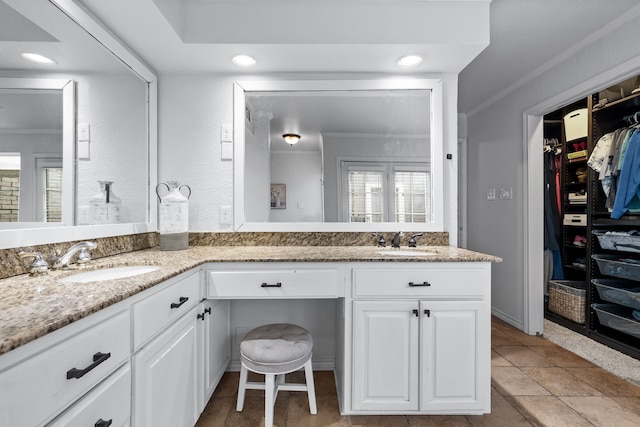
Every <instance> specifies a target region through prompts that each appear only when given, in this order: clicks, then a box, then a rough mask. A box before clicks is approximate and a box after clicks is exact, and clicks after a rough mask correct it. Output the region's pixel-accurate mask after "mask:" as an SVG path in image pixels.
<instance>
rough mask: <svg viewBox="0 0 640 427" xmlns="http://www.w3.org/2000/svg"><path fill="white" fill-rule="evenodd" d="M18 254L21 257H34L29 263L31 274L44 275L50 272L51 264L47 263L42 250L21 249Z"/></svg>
mask: <svg viewBox="0 0 640 427" xmlns="http://www.w3.org/2000/svg"><path fill="white" fill-rule="evenodd" d="M18 256H19V257H20V258H33V261H32V262H31V264H30V265H29V276H43V275H45V274H48V273H49V264H47V261H45V260H44V258H43V257H42V254H41V253H40V252H24V251H21V252H19V253H18Z"/></svg>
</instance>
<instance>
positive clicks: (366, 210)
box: [245, 90, 431, 223]
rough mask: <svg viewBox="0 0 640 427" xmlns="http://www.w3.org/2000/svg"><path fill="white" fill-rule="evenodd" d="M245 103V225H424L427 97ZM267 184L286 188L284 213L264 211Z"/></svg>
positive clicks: (284, 97)
mask: <svg viewBox="0 0 640 427" xmlns="http://www.w3.org/2000/svg"><path fill="white" fill-rule="evenodd" d="M246 103H247V107H248V110H249V111H250V112H251V115H250V116H251V117H253V120H252V121H250V122H249V123H248V125H247V131H246V133H245V155H246V160H245V161H246V163H247V168H246V170H247V171H248V173H247V174H246V179H247V181H246V183H245V192H246V193H245V200H246V204H245V209H246V212H247V214H246V219H247V221H251V222H259V221H263V220H266V221H270V222H322V221H327V222H398V223H404V222H423V223H424V222H430V212H429V211H428V210H427V208H428V207H429V203H427V201H428V200H430V195H431V186H430V179H429V153H430V141H429V133H430V129H429V128H430V123H429V120H428V118H429V116H430V112H429V107H430V104H431V100H430V91H429V90H378V91H323V92H306V91H298V92H251V93H249V94H248V95H247V96H246ZM288 133H294V134H296V135H300V139H299V141H297V142H296V143H295V144H289V143H288V142H286V141H285V139H284V138H283V135H285V134H288ZM267 147H268V152H269V153H268V158H267V155H266V151H267ZM262 150H264V151H265V154H264V155H262V153H261V151H262ZM261 160H262V161H265V168H264V170H263V171H262V173H258V171H259V170H260V168H259V165H260V162H261ZM269 183H270V184H271V185H274V183H280V184H281V185H282V186H284V185H286V186H285V187H280V188H284V189H285V190H286V196H287V198H288V200H289V203H290V204H289V205H288V206H286V205H284V204H281V203H278V206H277V207H275V206H274V203H273V201H271V203H270V204H269V203H264V195H265V194H269V192H268V191H267V189H266V188H265V185H267V184H269ZM285 190H280V192H281V193H283V192H284V191H285ZM271 193H272V192H271ZM261 195H262V197H260V196H261ZM272 196H273V195H272ZM282 197H284V195H282ZM278 201H279V199H278Z"/></svg>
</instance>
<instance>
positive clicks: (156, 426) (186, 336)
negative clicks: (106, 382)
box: [132, 307, 199, 427]
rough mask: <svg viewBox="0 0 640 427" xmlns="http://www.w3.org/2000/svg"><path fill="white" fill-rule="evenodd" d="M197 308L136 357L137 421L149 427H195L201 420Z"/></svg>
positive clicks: (135, 390)
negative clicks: (199, 417)
mask: <svg viewBox="0 0 640 427" xmlns="http://www.w3.org/2000/svg"><path fill="white" fill-rule="evenodd" d="M196 314H197V307H194V308H193V309H191V310H190V311H188V312H187V313H186V314H185V315H184V316H183V317H182V318H180V319H179V320H178V321H176V323H174V324H173V325H172V326H171V327H169V328H167V330H165V331H164V332H163V333H162V334H160V335H159V336H158V337H156V338H155V339H153V340H152V341H150V342H149V343H148V344H147V345H146V346H144V347H143V348H142V349H141V350H140V351H138V352H137V353H136V354H135V355H134V358H133V360H134V368H135V369H134V374H135V389H134V420H133V424H132V425H136V426H149V427H162V426H166V427H183V426H193V425H194V424H195V422H196V421H197V419H198V415H199V412H198V384H199V382H198V378H197V375H198V369H197V361H198V360H197V350H198V347H197V338H198V334H197V330H196V328H197V324H196V322H198V320H197V318H196Z"/></svg>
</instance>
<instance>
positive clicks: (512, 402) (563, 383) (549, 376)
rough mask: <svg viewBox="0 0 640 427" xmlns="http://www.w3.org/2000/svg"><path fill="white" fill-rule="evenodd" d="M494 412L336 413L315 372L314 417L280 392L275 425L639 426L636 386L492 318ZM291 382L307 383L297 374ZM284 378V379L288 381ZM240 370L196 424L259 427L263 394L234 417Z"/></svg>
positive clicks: (301, 397)
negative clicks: (315, 395)
mask: <svg viewBox="0 0 640 427" xmlns="http://www.w3.org/2000/svg"><path fill="white" fill-rule="evenodd" d="M491 332H492V334H491V335H492V340H491V349H492V351H491V355H492V362H491V364H492V369H491V385H492V388H491V414H488V415H483V416H470V415H467V416H462V415H460V416H402V415H398V416H344V417H343V416H341V415H340V412H339V411H338V402H337V397H336V390H335V383H334V380H333V374H332V373H331V372H328V371H320V372H315V373H314V377H315V380H316V394H317V403H318V414H317V415H310V414H309V405H308V402H307V398H306V394H305V393H293V392H283V393H280V394H278V399H277V403H276V410H275V425H277V426H279V427H285V426H286V427H321V426H322V427H339V426H353V427H359V426H367V427H368V426H380V427H395V426H398V427H428V426H443V427H459V426H460V427H462V426H492V427H494V426H495V427H519V426H562V427H565V426H602V427H611V426H616V427H626V426H630V427H631V426H633V427H636V426H639V425H640V387H638V386H636V385H634V384H632V383H630V382H628V381H625V380H623V379H621V378H619V377H617V376H615V375H613V374H611V373H609V372H607V371H605V370H604V369H602V368H599V367H598V366H596V365H594V364H592V363H591V362H588V361H586V360H585V359H582V358H581V357H579V356H576V355H575V354H573V353H571V352H569V351H568V350H565V349H563V348H562V347H559V346H558V345H556V344H554V343H552V342H551V341H549V340H546V339H544V338H540V337H533V336H530V335H527V334H524V333H522V332H520V331H518V330H517V329H515V328H513V327H512V326H510V325H508V324H506V323H504V322H502V321H500V320H498V319H496V318H493V319H492V331H491ZM293 375H299V377H298V378H295V379H294V380H295V381H301V382H302V381H304V376H303V375H302V373H295V374H293ZM288 381H289V380H288ZM237 387H238V373H237V372H229V373H226V374H225V375H224V377H223V379H222V381H221V382H220V385H219V386H218V388H217V389H216V392H215V393H214V395H213V397H212V398H211V400H210V401H209V404H208V405H207V407H206V409H205V411H204V412H203V414H202V415H201V417H200V419H199V420H198V423H197V424H196V427H218V426H220V427H223V426H225V427H241V426H251V427H260V426H263V425H264V398H263V395H262V392H261V391H257V390H249V391H247V397H246V399H245V407H244V410H243V411H242V412H236V410H235V404H236V392H237Z"/></svg>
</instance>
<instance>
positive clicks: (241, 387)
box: [236, 365, 247, 412]
mask: <svg viewBox="0 0 640 427" xmlns="http://www.w3.org/2000/svg"><path fill="white" fill-rule="evenodd" d="M246 389H247V368H245V366H244V365H241V366H240V382H239V383H238V402H237V403H236V411H238V412H242V408H243V407H244V393H245V391H246Z"/></svg>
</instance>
